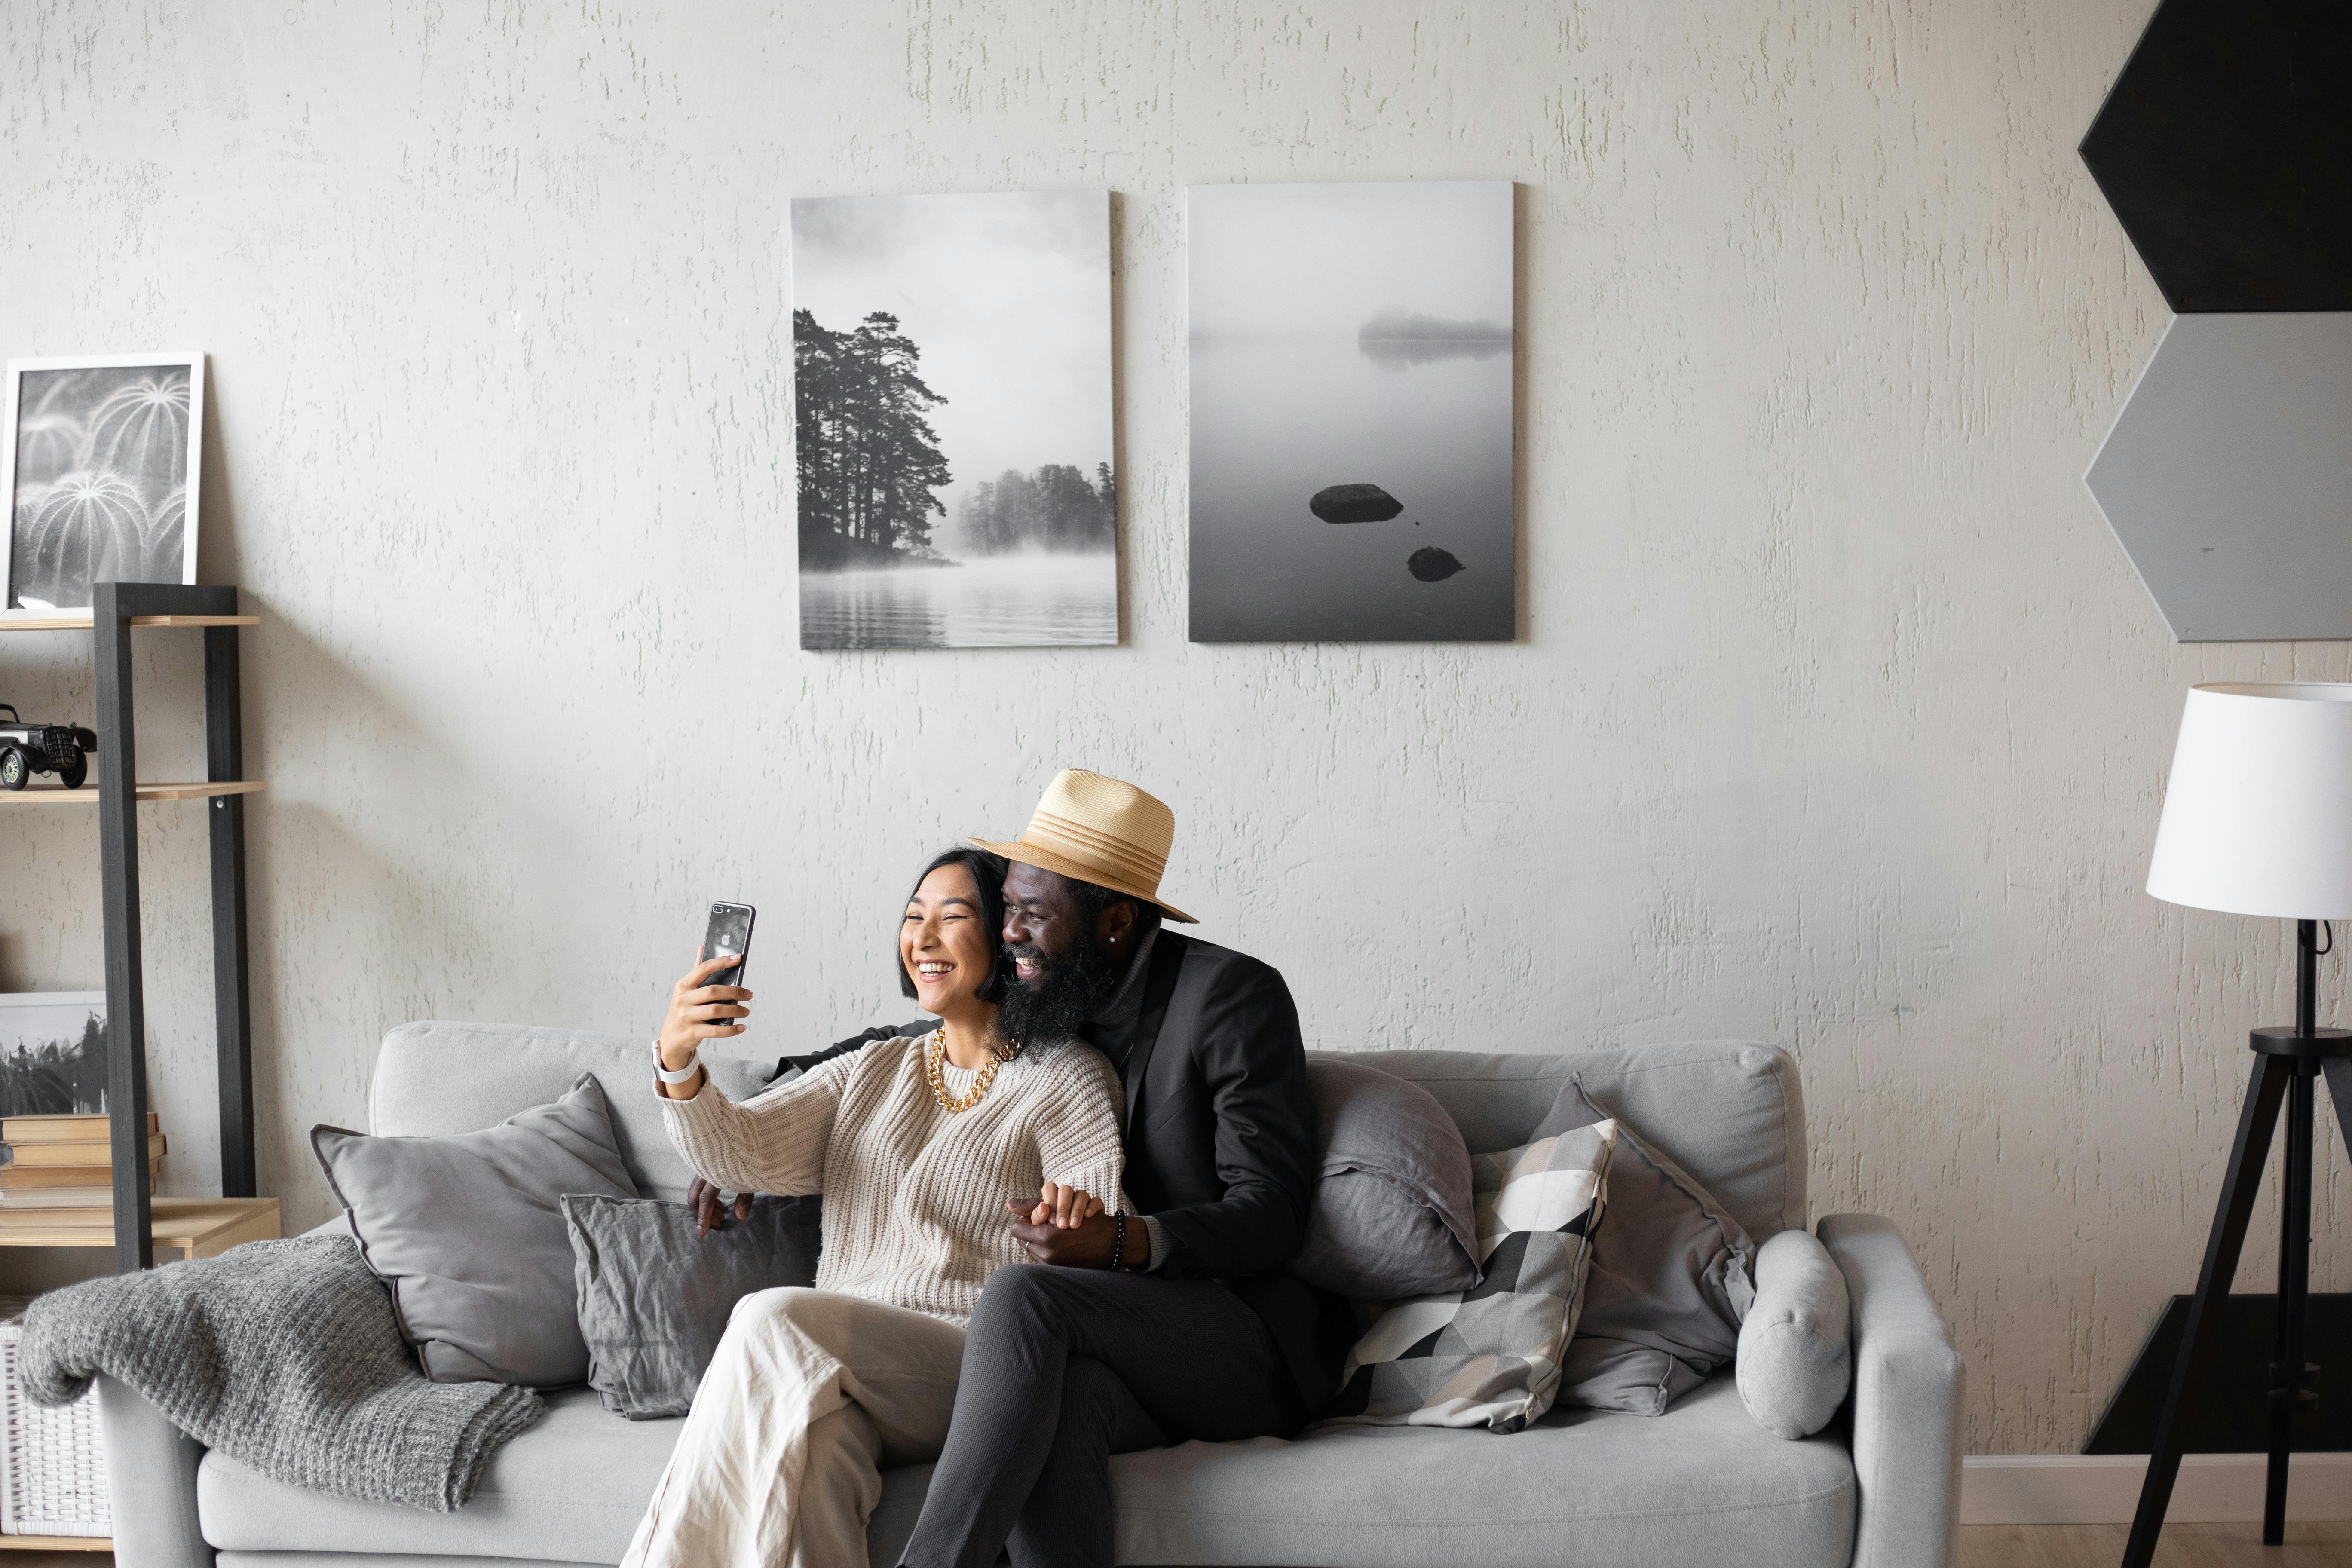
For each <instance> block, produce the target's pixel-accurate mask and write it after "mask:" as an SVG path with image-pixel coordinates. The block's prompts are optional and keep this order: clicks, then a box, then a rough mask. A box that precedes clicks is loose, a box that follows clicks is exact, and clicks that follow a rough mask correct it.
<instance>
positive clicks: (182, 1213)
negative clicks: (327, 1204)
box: [0, 1198, 278, 1258]
mask: <svg viewBox="0 0 2352 1568" xmlns="http://www.w3.org/2000/svg"><path fill="white" fill-rule="evenodd" d="M153 1204H154V1223H153V1225H152V1226H151V1227H150V1228H151V1234H152V1237H153V1239H154V1247H155V1250H156V1251H158V1252H161V1251H163V1249H164V1248H166V1247H170V1248H172V1249H173V1250H174V1251H176V1252H178V1253H180V1254H181V1256H183V1257H185V1258H217V1257H218V1256H220V1255H221V1254H222V1253H224V1252H226V1251H227V1250H228V1249H229V1248H230V1247H236V1246H239V1245H241V1244H243V1243H245V1242H248V1241H270V1240H274V1239H275V1238H276V1237H277V1236H278V1200H277V1199H276V1198H156V1199H154V1200H153ZM113 1245H114V1210H113V1208H112V1207H111V1206H110V1205H99V1206H97V1207H95V1208H71V1209H68V1208H54V1209H51V1208H30V1207H26V1208H19V1207H17V1206H16V1205H11V1204H6V1203H0V1247H92V1248H97V1247H112V1246H113Z"/></svg>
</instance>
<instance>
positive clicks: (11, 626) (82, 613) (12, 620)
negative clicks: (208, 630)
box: [0, 610, 261, 632]
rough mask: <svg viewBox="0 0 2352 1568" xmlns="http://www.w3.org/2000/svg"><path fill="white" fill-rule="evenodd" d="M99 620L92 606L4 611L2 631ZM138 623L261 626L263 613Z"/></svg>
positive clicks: (74, 627)
mask: <svg viewBox="0 0 2352 1568" xmlns="http://www.w3.org/2000/svg"><path fill="white" fill-rule="evenodd" d="M97 624H98V622H97V617H96V616H93V615H91V614H90V612H89V611H88V610H68V611H67V612H65V613H64V614H63V615H58V616H6V615H0V632H86V631H89V630H90V629H91V628H92V627H93V626H96V625H97ZM260 624H261V617H260V616H131V625H132V626H259V625H260Z"/></svg>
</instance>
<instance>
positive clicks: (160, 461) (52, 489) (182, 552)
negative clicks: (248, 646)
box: [0, 353, 205, 616]
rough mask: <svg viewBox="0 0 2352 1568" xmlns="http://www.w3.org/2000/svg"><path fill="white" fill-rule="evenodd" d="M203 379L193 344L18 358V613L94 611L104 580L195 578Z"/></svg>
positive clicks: (2, 466) (12, 597)
mask: <svg viewBox="0 0 2352 1568" xmlns="http://www.w3.org/2000/svg"><path fill="white" fill-rule="evenodd" d="M204 383H205V377H204V356H203V355H201V354H193V353H190V354H167V353H166V354H110V355H106V356H103V357H100V358H89V359H72V360H11V361H10V362H9V363H8V383H7V384H8V395H7V399H6V408H7V414H6V419H5V432H6V439H7V444H6V446H5V447H0V494H5V495H6V496H7V498H8V501H9V530H8V534H7V539H6V544H5V556H6V561H5V565H6V580H7V584H8V603H7V608H8V610H9V612H11V613H13V614H16V615H19V616H26V615H32V616H37V615H41V614H45V613H47V612H48V611H52V610H80V609H88V608H89V604H90V598H91V593H90V585H91V584H94V583H106V582H121V583H193V582H194V581H195V580H196V493H197V482H196V479H197V471H198V467H199V463H200V461H201V458H200V451H199V447H200V444H201V440H202V432H203V429H204Z"/></svg>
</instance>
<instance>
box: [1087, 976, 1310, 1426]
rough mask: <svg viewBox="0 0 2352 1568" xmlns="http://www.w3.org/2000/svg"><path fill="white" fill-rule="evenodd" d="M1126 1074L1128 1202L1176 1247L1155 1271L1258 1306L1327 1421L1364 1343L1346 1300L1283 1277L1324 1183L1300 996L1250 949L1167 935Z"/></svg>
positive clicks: (1301, 1388)
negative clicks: (1205, 1283) (1218, 1287)
mask: <svg viewBox="0 0 2352 1568" xmlns="http://www.w3.org/2000/svg"><path fill="white" fill-rule="evenodd" d="M1126 1078H1127V1180H1126V1184H1127V1192H1128V1195H1129V1197H1130V1198H1132V1199H1134V1200H1135V1205H1136V1207H1137V1208H1138V1209H1139V1211H1140V1212H1142V1213H1144V1214H1148V1215H1151V1217H1152V1218H1154V1219H1156V1220H1158V1221H1159V1222H1160V1234H1161V1236H1162V1237H1164V1238H1165V1239H1166V1240H1167V1242H1168V1244H1169V1245H1168V1256H1167V1257H1166V1258H1164V1259H1162V1260H1161V1262H1160V1267H1159V1272H1160V1274H1162V1275H1165V1276H1166V1277H1167V1278H1169V1279H1219V1280H1223V1282H1224V1284H1225V1286H1226V1287H1227V1289H1231V1290H1232V1291H1233V1292H1234V1294H1235V1295H1237V1296H1239V1297H1241V1299H1242V1300H1244V1301H1246V1302H1247V1303H1248V1304H1249V1306H1250V1308H1251V1310H1254V1311H1255V1312H1256V1313H1257V1315H1258V1317H1259V1318H1260V1319H1262V1320H1263V1321H1265V1326H1266V1329H1267V1331H1268V1332H1269V1333H1271V1334H1272V1335H1273V1337H1274V1342H1275V1344H1276V1347H1277V1348H1278V1349H1279V1350H1280V1351H1281V1352H1282V1356H1283V1360H1284V1362H1285V1363H1286V1365H1287V1366H1288V1367H1289V1369H1290V1375H1291V1381H1292V1382H1293V1384H1296V1386H1297V1391H1298V1396H1299V1399H1300V1402H1301V1408H1302V1411H1303V1414H1304V1415H1307V1416H1312V1415H1316V1414H1317V1413H1318V1412H1319V1411H1320V1410H1321V1409H1322V1408H1323V1405H1325V1403H1326V1402H1328V1400H1329V1398H1330V1397H1331V1395H1332V1394H1333V1393H1334V1392H1335V1391H1336V1390H1337V1388H1338V1385H1339V1363H1340V1359H1341V1357H1342V1356H1343V1355H1344V1354H1345V1352H1346V1350H1347V1346H1348V1343H1349V1340H1350V1339H1351V1338H1352V1337H1353V1333H1352V1324H1351V1323H1350V1321H1349V1315H1348V1311H1347V1308H1346V1304H1345V1303H1344V1302H1343V1301H1341V1300H1339V1298H1338V1297H1335V1296H1331V1295H1329V1294H1328V1293H1326V1292H1324V1291H1320V1290H1317V1289H1313V1288H1312V1287H1310V1286H1308V1285H1307V1284H1306V1283H1305V1282H1304V1281H1302V1280H1299V1279H1294V1278H1293V1277H1292V1276H1291V1275H1290V1274H1289V1273H1288V1272H1286V1268H1285V1265H1286V1264H1288V1263H1289V1261H1290V1260H1291V1258H1294V1257H1296V1256H1297V1252H1298V1249H1299V1247H1301V1246H1302V1245H1303V1244H1304V1243H1305V1241H1306V1239H1307V1207H1308V1205H1310V1204H1311V1203H1312V1202H1313V1200H1314V1195H1315V1182H1316V1176H1317V1170H1316V1153H1315V1131H1316V1129H1315V1102H1314V1100H1313V1098H1312V1097H1311V1096H1310V1095H1309V1094H1308V1092H1307V1048H1306V1046H1305V1044H1304V1042H1302V1041H1301V1040H1300V1038H1299V1036H1298V1009H1297V1006H1296V1005H1294V1004H1293V1003H1292V1001H1291V999H1290V988H1289V987H1288V986H1287V985H1285V984H1283V981H1282V976H1281V974H1280V973H1276V971H1275V970H1274V969H1273V968H1272V967H1271V966H1270V965H1267V964H1265V963H1259V962H1258V961H1257V960H1256V959H1255V958H1251V957H1249V956H1248V955H1246V954H1244V953H1239V952H1234V951H1232V950H1231V949H1230V948H1223V947H1217V946H1215V945H1213V944H1212V943H1209V942H1200V941H1197V940H1195V939H1193V938H1192V937H1186V936H1179V935H1177V934H1176V933H1175V932H1173V931H1168V930H1165V929H1163V930H1161V931H1160V937H1159V940H1158V942H1156V943H1155V944H1154V946H1153V948H1152V952H1151V970H1150V975H1149V976H1148V977H1147V978H1146V980H1145V983H1144V993H1143V1011H1142V1013H1141V1015H1140V1016H1139V1017H1138V1019H1137V1020H1136V1027H1135V1046H1134V1050H1133V1053H1132V1055H1131V1056H1130V1057H1129V1061H1128V1071H1127V1075H1126Z"/></svg>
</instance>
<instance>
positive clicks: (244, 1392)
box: [17, 1235, 544, 1513]
mask: <svg viewBox="0 0 2352 1568" xmlns="http://www.w3.org/2000/svg"><path fill="white" fill-rule="evenodd" d="M17 1353H18V1372H17V1376H18V1379H19V1381H20V1382H21V1383H22V1384H24V1389H25V1394H26V1397H28V1398H30V1399H31V1400H33V1401H34V1402H35V1403H36V1404H39V1405H63V1404H65V1403H67V1402H68V1401H69V1400H73V1399H77V1398H79V1397H80V1395H81V1394H82V1392H83V1390H85V1389H87V1388H88V1387H89V1384H90V1380H91V1378H92V1377H93V1376H95V1375H96V1374H97V1373H105V1374H106V1375H107V1376H109V1377H111V1378H115V1379H118V1380H119V1381H121V1382H122V1383H124V1384H129V1385H130V1386H131V1388H134V1389H136V1390H137V1391H138V1392H139V1393H141V1394H144V1395H146V1396H147V1398H148V1399H149V1400H151V1401H152V1403H153V1404H154V1405H155V1407H156V1408H157V1409H158V1410H161V1411H162V1412H163V1414H164V1415H165V1416H167V1417H169V1418H170V1420H171V1422H172V1424H173V1426H177V1427H179V1428H180V1429H181V1430H182V1431H184V1432H185V1433H187V1434H188V1435H189V1436H192V1437H194V1438H195V1439H196V1441H198V1442H200V1443H202V1444H204V1445H205V1447H208V1448H216V1449H218V1450H219V1451H220V1452H222V1453H224V1454H226V1455H227V1456H228V1457H229V1458H233V1459H236V1460H237V1461H239V1462H240V1463H242V1464H246V1465H249V1466H251V1467H252V1468H254V1469H257V1470H258V1471H260V1472H261V1473H262V1474H263V1475H265V1476H268V1477H270V1478H272V1479H276V1480H280V1481H285V1482H287V1483H289V1484H290V1485H293V1486H298V1487H305V1488H308V1489H310V1490H312V1491H321V1492H331V1493H334V1494H335V1495H336V1496H338V1497H348V1498H360V1499H363V1500H367V1501H370V1502H390V1503H400V1504H404V1505H405V1506H406V1507H409V1508H419V1509H431V1510H436V1511H438V1512H442V1513H447V1512H450V1511H452V1510H455V1509H457V1507H458V1506H460V1505H461V1504H463V1503H464V1502H465V1500H467V1498H468V1497H470V1496H472V1495H473V1491H474V1485H475V1483H476V1482H477V1481H478V1479H480V1478H481V1474H482V1467H483V1465H484V1464H486V1463H487V1462H488V1459H489V1457H490V1455H491V1453H492V1452H493V1451H494V1450H495V1449H496V1448H497V1447H499V1444H501V1443H503V1442H505V1441H506V1440H507V1439H508V1438H509V1437H511V1436H514V1435H515V1434H516V1433H518V1432H520V1431H521V1430H522V1429H523V1428H524V1427H526V1426H530V1424H531V1422H533V1421H535V1420H537V1419H538V1418H539V1415H540V1412H541V1410H542V1409H543V1408H544V1405H542V1403H541V1400H540V1397H539V1395H538V1394H533V1393H532V1392H531V1391H530V1390H529V1389H527V1388H514V1387H509V1385H507V1384H501V1383H434V1382H430V1381H428V1380H427V1379H426V1378H425V1374H424V1373H421V1372H419V1371H418V1370H417V1367H416V1362H415V1357H414V1356H412V1355H411V1354H410V1352H409V1349H408V1346H407V1344H406V1343H405V1342H404V1341H403V1340H402V1339H401V1337H400V1328H399V1325H398V1323H397V1322H396V1321H395V1320H394V1317H393V1310H392V1296H391V1293H390V1292H389V1291H387V1290H386V1289H384V1287H383V1284H381V1283H380V1282H379V1281H378V1280H377V1279H376V1277H375V1276H374V1275H373V1273H371V1272H369V1270H368V1266H367V1265H366V1263H364V1262H363V1261H362V1260H361V1258H360V1251H359V1247H358V1245H357V1244H356V1243H354V1242H353V1241H352V1239H351V1237H347V1236H335V1235H326V1236H305V1237H294V1238H292V1239H290V1240H286V1241H255V1242H248V1243H247V1244H246V1245H245V1246H243V1247H236V1248H234V1249H232V1250H230V1251H228V1252H226V1253H224V1254H222V1255H221V1256H220V1257H218V1258H197V1259H194V1260H193V1261H190V1262H186V1263H174V1264H172V1265H171V1266H170V1267H168V1268H153V1269H149V1270H148V1271H146V1272H145V1273H142V1274H119V1275H115V1276H113V1277H112V1278H110V1279H92V1280H89V1281H88V1282H87V1283H84V1284H80V1285H72V1286H68V1287H67V1288H66V1289H61V1290H53V1291H51V1292H49V1293H48V1294H47V1295H45V1296H41V1297H38V1298H37V1299H36V1300H34V1302H33V1304H32V1306H31V1307H30V1308H29V1309H28V1310H26V1313H25V1337H24V1341H23V1342H22V1344H21V1345H20V1346H19V1347H18V1352H17Z"/></svg>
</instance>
